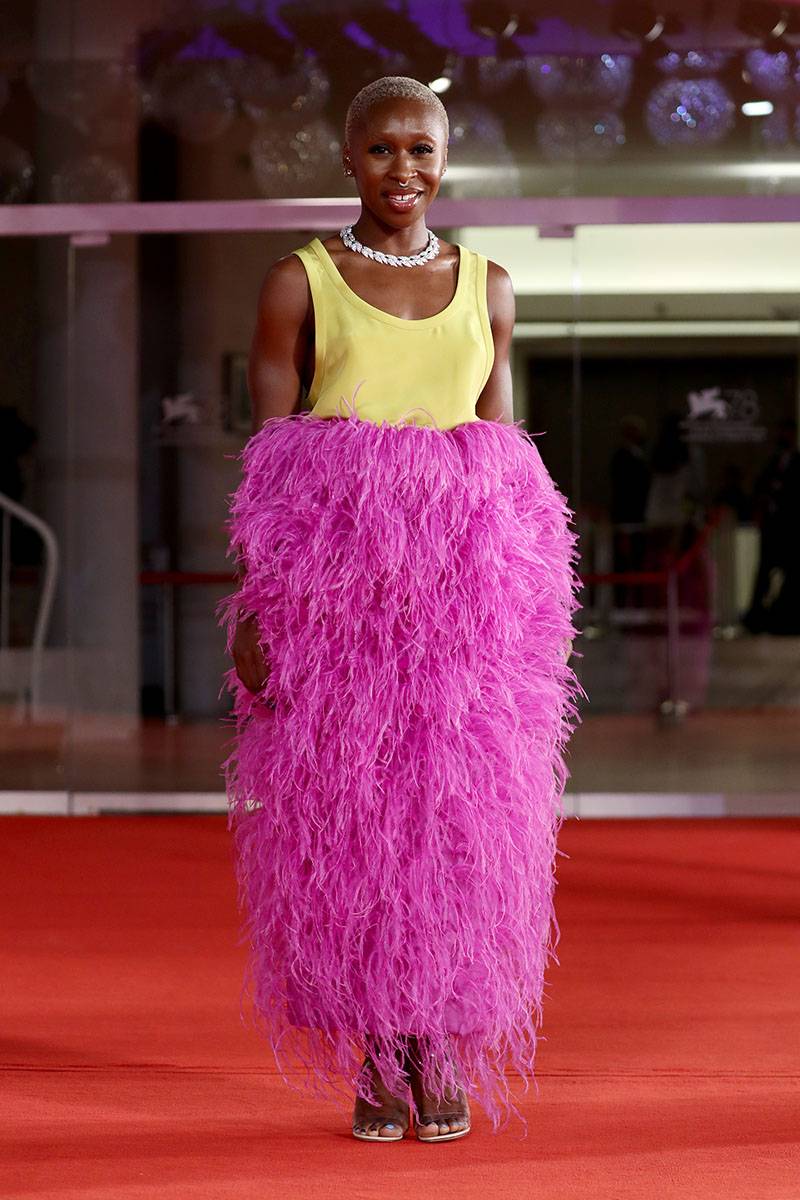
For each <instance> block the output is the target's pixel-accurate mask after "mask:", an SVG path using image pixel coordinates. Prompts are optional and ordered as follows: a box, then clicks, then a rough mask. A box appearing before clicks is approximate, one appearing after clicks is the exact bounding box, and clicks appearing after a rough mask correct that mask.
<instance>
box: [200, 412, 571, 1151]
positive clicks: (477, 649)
mask: <svg viewBox="0 0 800 1200" xmlns="http://www.w3.org/2000/svg"><path fill="white" fill-rule="evenodd" d="M242 465H243V475H242V481H241V484H240V486H239V487H238V489H237V490H236V492H235V493H234V494H233V496H232V497H231V509H230V513H231V519H230V534H231V548H232V553H234V554H235V556H236V558H237V560H238V562H239V564H240V566H241V568H242V569H243V579H242V583H241V586H240V587H239V590H238V591H237V592H236V593H235V594H234V595H232V596H230V597H228V598H227V599H226V600H225V601H224V602H223V604H222V605H221V608H220V619H221V621H222V622H223V623H224V624H225V626H226V627H227V633H228V648H229V649H230V646H231V642H232V638H233V633H234V630H235V625H236V621H237V617H238V615H239V614H242V615H247V614H253V615H254V616H255V618H256V619H257V623H258V629H259V633H260V641H261V646H262V649H263V651H264V654H265V658H266V661H267V664H268V668H269V677H268V679H267V682H266V683H265V685H264V687H263V688H262V690H261V691H260V692H259V693H257V694H254V693H251V692H249V691H247V689H245V688H244V687H243V685H242V684H241V683H240V682H239V680H238V678H237V676H236V674H235V672H234V671H233V670H231V671H229V672H228V674H227V676H226V682H227V685H228V687H229V688H230V689H231V691H232V693H233V697H234V708H233V718H232V719H233V720H234V721H235V737H234V739H233V742H232V752H231V754H230V757H229V758H228V760H227V761H226V763H225V766H224V770H225V776H226V783H227V789H228V797H229V819H228V828H229V830H230V831H231V833H232V847H233V858H234V863H235V870H236V877H237V882H238V888H239V906H240V911H241V913H242V915H243V919H244V925H243V930H242V941H243V942H246V943H247V946H248V964H247V969H246V972H245V979H244V985H243V988H242V997H241V999H242V1007H241V1012H242V1017H243V1019H245V1021H246V1020H247V1015H248V1013H249V1015H250V1017H251V1019H252V1023H253V1025H254V1027H255V1028H256V1029H257V1030H258V1032H260V1033H262V1034H263V1035H264V1036H265V1037H266V1038H267V1039H268V1041H269V1043H270V1045H271V1049H272V1052H273V1053H274V1056H275V1059H276V1062H277V1064H278V1068H279V1070H280V1071H281V1073H282V1075H283V1078H284V1080H285V1082H286V1083H287V1084H288V1085H289V1086H292V1087H295V1086H296V1085H295V1083H294V1082H293V1078H294V1074H295V1073H296V1071H297V1067H298V1065H300V1066H301V1067H302V1068H303V1069H302V1070H301V1073H300V1079H301V1084H300V1086H301V1087H302V1088H304V1089H306V1090H309V1091H311V1092H313V1093H314V1094H317V1095H323V1096H329V1097H331V1098H333V1097H335V1096H338V1095H340V1094H341V1095H342V1096H344V1097H346V1099H347V1101H348V1102H349V1103H352V1095H353V1090H354V1089H355V1090H357V1091H359V1092H360V1094H362V1095H363V1096H365V1097H366V1098H367V1099H371V1100H372V1101H373V1102H375V1097H374V1095H373V1093H372V1091H371V1089H370V1086H369V1084H368V1082H366V1081H365V1079H364V1078H362V1076H363V1075H364V1072H362V1071H361V1070H360V1069H359V1068H360V1063H361V1061H362V1059H363V1055H364V1048H365V1045H366V1044H367V1040H369V1044H370V1045H371V1046H372V1047H377V1051H378V1053H377V1065H378V1069H379V1072H380V1075H381V1078H382V1080H383V1082H384V1084H385V1085H386V1086H387V1087H388V1088H389V1089H390V1090H391V1091H392V1092H394V1093H395V1094H397V1095H402V1094H404V1086H403V1078H402V1074H401V1073H402V1052H403V1050H404V1049H405V1048H406V1046H407V1039H408V1035H414V1036H415V1038H416V1039H417V1052H418V1054H419V1055H420V1057H421V1062H422V1069H423V1074H424V1078H425V1080H426V1081H427V1083H428V1085H429V1086H430V1087H431V1088H433V1090H434V1091H438V1093H439V1094H440V1095H441V1094H443V1093H444V1089H445V1088H450V1087H452V1086H453V1085H454V1084H455V1082H456V1076H457V1077H458V1078H459V1079H460V1080H461V1081H462V1082H463V1084H464V1085H465V1087H466V1090H467V1093H468V1095H470V1096H471V1097H473V1098H474V1099H475V1100H477V1101H478V1103H480V1104H481V1105H482V1107H483V1108H484V1110H485V1111H486V1113H487V1114H488V1116H489V1117H490V1119H491V1122H492V1126H493V1128H494V1130H495V1131H497V1130H498V1129H499V1128H500V1127H501V1122H502V1124H505V1123H507V1120H508V1117H509V1116H510V1114H511V1113H512V1112H513V1113H516V1114H517V1115H518V1116H519V1115H520V1114H519V1110H518V1108H517V1106H516V1105H515V1103H514V1085H513V1079H514V1077H516V1078H518V1079H520V1080H522V1081H523V1083H524V1088H525V1090H526V1091H527V1088H528V1083H529V1080H530V1079H533V1078H534V1072H533V1067H534V1057H535V1051H536V1044H537V1037H538V1030H539V1028H540V1026H541V1023H542V1017H543V1011H542V1009H543V1006H542V1000H543V992H544V982H545V980H544V976H545V968H546V966H547V965H548V961H549V959H550V958H553V959H554V960H555V961H556V962H557V961H558V960H557V956H556V954H555V947H556V945H557V942H558V939H559V930H558V923H557V921H556V918H555V912H554V890H555V864H556V855H557V854H558V853H560V851H558V850H557V837H558V831H559V828H560V825H561V822H562V820H563V817H564V812H563V807H562V793H563V789H564V784H565V781H566V778H567V774H568V772H567V769H566V766H565V762H564V753H565V747H566V743H567V740H568V738H569V735H570V733H571V732H572V729H573V728H574V725H575V723H576V721H577V702H578V698H579V696H580V694H581V689H580V685H579V684H578V682H577V680H576V678H575V675H574V673H573V671H572V669H571V667H570V666H569V665H568V655H569V645H570V642H571V641H572V639H573V637H574V635H575V629H574V626H573V614H574V613H575V611H576V610H577V608H578V607H579V605H578V601H577V589H578V581H577V576H576V574H575V561H576V538H575V534H574V532H573V531H572V527H571V516H572V514H571V513H570V511H569V509H568V507H567V505H566V503H565V500H564V498H563V496H562V495H561V494H560V493H559V491H558V490H557V489H556V487H555V485H554V483H553V481H552V479H551V478H550V476H549V474H548V472H547V470H546V469H545V467H544V465H543V463H542V460H541V458H540V456H539V452H538V450H537V448H536V446H535V444H534V442H533V441H532V440H531V437H530V436H529V435H528V434H527V433H526V432H525V431H524V430H523V429H522V427H521V422H518V423H515V424H513V425H505V424H500V423H496V422H491V421H475V422H471V423H468V424H464V425H459V426H457V427H456V428H454V429H449V430H441V429H437V428H431V427H427V426H419V425H411V424H409V425H391V424H389V423H387V422H384V423H382V424H380V425H378V424H376V423H373V422H369V421H364V420H361V419H359V418H357V417H355V416H350V417H347V418H332V419H321V418H319V417H315V416H312V415H311V414H310V413H307V412H303V413H299V414H293V415H291V416H288V417H275V418H271V419H270V420H268V421H266V422H265V423H264V425H263V426H262V428H261V429H260V430H259V432H258V433H257V434H256V435H254V436H253V437H252V438H251V439H250V441H249V442H248V444H247V446H246V447H245V449H244V451H243V454H242ZM456 1063H457V1064H458V1065H456ZM289 1072H292V1074H289Z"/></svg>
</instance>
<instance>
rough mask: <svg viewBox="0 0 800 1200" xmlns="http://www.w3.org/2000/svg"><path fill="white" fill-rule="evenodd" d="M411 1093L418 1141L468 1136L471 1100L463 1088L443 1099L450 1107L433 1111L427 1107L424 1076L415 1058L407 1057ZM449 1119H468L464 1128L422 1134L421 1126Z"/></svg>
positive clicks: (441, 1122)
mask: <svg viewBox="0 0 800 1200" xmlns="http://www.w3.org/2000/svg"><path fill="white" fill-rule="evenodd" d="M406 1071H407V1073H408V1077H409V1081H410V1085H411V1095H412V1096H413V1098H414V1109H415V1112H414V1129H415V1132H416V1136H417V1141H418V1142H453V1141H455V1139H456V1138H462V1137H466V1136H467V1134H468V1133H469V1132H470V1130H471V1128H472V1124H471V1114H470V1110H469V1101H468V1100H467V1096H466V1093H465V1091H464V1089H463V1088H459V1089H458V1092H457V1094H456V1095H455V1096H453V1097H448V1098H447V1100H445V1101H443V1103H444V1104H445V1106H452V1107H448V1108H447V1109H446V1111H445V1112H436V1113H431V1112H428V1110H427V1109H426V1107H425V1096H424V1092H423V1088H422V1078H421V1076H420V1073H419V1070H418V1069H417V1066H416V1064H415V1063H414V1061H413V1058H411V1057H407V1058H406ZM448 1121H466V1122H467V1124H466V1127H465V1128H464V1129H452V1130H450V1131H449V1132H448V1133H436V1134H433V1135H432V1136H431V1135H426V1134H421V1133H420V1127H422V1126H426V1125H441V1124H444V1123H445V1122H448Z"/></svg>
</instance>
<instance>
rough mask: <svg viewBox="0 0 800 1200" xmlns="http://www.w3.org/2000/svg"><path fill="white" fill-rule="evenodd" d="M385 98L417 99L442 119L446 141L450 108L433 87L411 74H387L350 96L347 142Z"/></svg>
mask: <svg viewBox="0 0 800 1200" xmlns="http://www.w3.org/2000/svg"><path fill="white" fill-rule="evenodd" d="M384 100H418V101H419V103H420V104H423V105H424V106H425V108H427V109H428V111H429V112H430V113H431V114H432V115H433V116H435V117H437V119H438V120H440V121H441V122H442V124H443V125H444V140H445V143H447V140H448V138H449V136H450V122H449V121H448V120H447V109H446V108H445V106H444V105H443V104H442V102H441V100H440V99H439V97H438V96H437V95H436V92H433V91H431V89H430V88H429V87H428V85H427V84H426V83H420V81H419V80H418V79H412V78H411V76H410V75H384V76H382V78H380V79H373V81H372V83H368V84H367V85H366V87H363V88H362V89H361V91H360V92H356V94H355V96H354V97H353V99H352V100H351V102H350V107H349V108H348V110H347V117H346V118H345V123H344V137H345V141H346V142H347V143H348V144H349V142H350V138H351V136H352V133H353V131H354V130H355V129H357V128H358V127H359V125H362V124H363V123H364V121H365V120H366V118H367V114H368V113H369V112H370V111H371V109H373V108H374V107H375V105H376V104H381V103H382V102H383V101H384Z"/></svg>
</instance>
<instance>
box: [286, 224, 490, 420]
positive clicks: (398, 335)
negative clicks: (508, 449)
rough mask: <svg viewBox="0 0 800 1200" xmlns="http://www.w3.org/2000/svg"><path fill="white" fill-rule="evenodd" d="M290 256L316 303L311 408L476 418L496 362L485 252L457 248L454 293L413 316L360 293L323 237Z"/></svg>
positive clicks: (364, 414)
mask: <svg viewBox="0 0 800 1200" xmlns="http://www.w3.org/2000/svg"><path fill="white" fill-rule="evenodd" d="M294 253H295V254H296V255H297V256H298V258H299V259H300V261H301V262H302V263H303V266H304V267H305V270H306V274H307V275H308V281H309V286H310V288H311V296H312V300H313V302H314V324H315V352H314V357H315V361H314V378H313V381H312V383H311V388H310V390H309V393H308V400H309V403H310V404H311V405H312V406H313V407H312V409H311V412H312V413H314V414H316V415H317V416H320V417H347V416H349V415H350V414H351V413H355V414H356V416H358V417H359V418H360V419H361V420H364V421H372V422H374V423H375V424H378V425H379V424H381V423H382V422H383V421H388V422H389V423H391V424H393V425H396V424H402V423H404V422H405V421H411V422H412V423H413V424H415V425H429V426H435V427H436V428H439V429H452V428H454V426H456V425H462V424H464V423H465V422H467V421H477V420H479V419H480V418H479V417H478V416H477V413H476V412H475V406H476V404H477V401H478V398H479V396H480V394H481V392H482V391H483V388H484V385H485V383H486V380H487V379H488V378H489V373H490V371H491V369H492V364H493V363H494V340H493V338H492V330H491V325H490V323H489V312H488V308H487V303H486V266H487V260H486V258H485V256H484V255H482V254H478V253H477V252H476V251H474V250H469V249H467V247H466V246H461V245H460V244H459V266H458V280H457V283H456V290H455V295H454V296H453V299H452V300H451V301H450V303H449V304H448V305H447V307H446V308H444V309H442V311H441V312H438V313H436V314H435V315H434V316H432V317H423V318H422V319H421V320H418V321H414V320H406V319H405V318H404V317H396V316H394V315H393V314H391V313H387V312H384V311H383V310H382V309H380V308H375V307H374V306H373V305H372V304H368V303H367V301H366V300H362V299H361V297H360V296H358V295H356V293H355V292H354V291H353V290H352V289H351V288H350V287H349V286H348V285H347V284H346V283H345V281H344V277H343V276H342V275H341V274H340V272H339V271H338V269H337V268H336V266H335V265H334V262H333V259H332V258H331V256H330V254H329V253H328V251H327V250H326V249H325V247H324V245H323V244H322V242H321V241H320V239H319V238H316V237H315V238H313V239H312V241H310V242H308V244H307V245H305V246H302V247H301V248H300V249H299V250H295V251H294ZM398 269H399V270H402V269H403V268H398Z"/></svg>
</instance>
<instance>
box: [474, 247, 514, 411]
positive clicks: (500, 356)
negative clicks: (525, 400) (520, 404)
mask: <svg viewBox="0 0 800 1200" xmlns="http://www.w3.org/2000/svg"><path fill="white" fill-rule="evenodd" d="M486 300H487V304H488V308H489V321H490V323H491V326H492V337H493V339H494V364H493V366H492V370H491V372H490V374H489V378H488V379H487V380H486V384H485V386H484V389H483V391H482V392H481V394H480V397H479V398H478V403H477V405H476V408H475V411H476V413H477V414H478V416H479V417H480V418H481V420H483V421H500V422H501V423H502V424H504V425H510V424H512V422H513V420H514V401H513V396H512V389H511V361H510V353H511V335H512V333H513V332H514V319H515V314H516V308H515V304H514V287H513V285H512V283H511V276H510V275H509V273H508V271H506V270H505V268H504V267H501V266H499V265H498V264H497V263H495V262H492V261H491V259H490V260H489V264H488V270H487V277H486Z"/></svg>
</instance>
